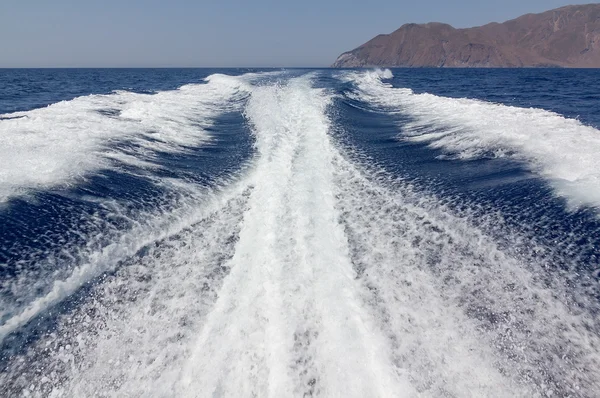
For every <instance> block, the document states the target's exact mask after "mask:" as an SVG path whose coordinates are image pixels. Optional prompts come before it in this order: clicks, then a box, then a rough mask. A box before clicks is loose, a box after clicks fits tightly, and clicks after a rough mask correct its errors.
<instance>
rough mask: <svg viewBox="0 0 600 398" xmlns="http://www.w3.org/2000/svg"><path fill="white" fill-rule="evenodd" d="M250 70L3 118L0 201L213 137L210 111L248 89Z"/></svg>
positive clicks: (141, 162) (150, 161)
mask: <svg viewBox="0 0 600 398" xmlns="http://www.w3.org/2000/svg"><path fill="white" fill-rule="evenodd" d="M244 87H245V81H244V78H243V77H233V76H225V75H212V76H209V77H207V78H206V83H205V84H189V85H186V86H183V87H181V88H180V89H178V90H173V91H163V92H159V93H157V94H153V95H150V94H137V93H132V92H127V91H118V92H115V93H113V94H108V95H89V96H84V97H78V98H75V99H73V100H70V101H62V102H59V103H55V104H52V105H49V106H48V107H46V108H41V109H35V110H32V111H27V112H17V113H12V114H9V115H4V116H10V118H5V119H0V159H2V162H1V164H0V202H3V201H6V200H7V199H8V198H10V197H11V196H15V195H20V194H22V193H24V192H26V191H28V190H30V189H44V188H48V187H53V186H56V185H62V184H67V185H69V184H72V183H74V182H76V181H77V180H78V179H79V178H81V177H83V176H87V175H89V174H90V173H92V172H94V171H95V170H98V169H104V168H113V167H119V166H120V165H128V166H134V167H142V168H143V167H150V168H152V167H157V165H156V162H155V159H156V156H157V154H158V153H160V152H163V153H164V152H167V153H173V152H181V151H185V150H186V148H189V147H191V146H197V145H199V144H201V143H202V142H203V141H206V140H208V139H210V137H209V134H208V133H207V132H206V128H207V127H209V126H210V125H211V119H213V118H214V117H216V116H217V115H219V114H220V113H223V112H226V111H227V110H228V109H230V108H231V107H232V106H238V105H239V102H237V101H235V99H236V98H239V97H243V96H245V95H247V92H246V91H245V90H244Z"/></svg>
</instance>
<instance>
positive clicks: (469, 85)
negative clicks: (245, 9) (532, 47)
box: [0, 69, 600, 398]
mask: <svg viewBox="0 0 600 398" xmlns="http://www.w3.org/2000/svg"><path fill="white" fill-rule="evenodd" d="M599 129H600V70H591V69H590V70H585V69H581V70H574V69H0V396H2V397H53V398H56V397H215V398H216V397H317V396H320V397H361V398H364V397H436V398H437V397H598V394H599V391H600V377H599V375H600V318H599V316H600V312H599V310H600V283H599V280H600V131H599Z"/></svg>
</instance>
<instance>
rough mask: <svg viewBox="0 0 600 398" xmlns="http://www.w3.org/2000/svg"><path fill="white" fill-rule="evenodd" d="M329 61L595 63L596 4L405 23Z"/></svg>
mask: <svg viewBox="0 0 600 398" xmlns="http://www.w3.org/2000/svg"><path fill="white" fill-rule="evenodd" d="M332 66H333V67H338V68H353V67H372V66H382V67H383V66H389V67H451V68H454V67H471V68H472V67H502V68H515V67H516V68H518V67H565V68H600V4H587V5H572V6H566V7H561V8H557V9H555V10H550V11H546V12H543V13H541V14H526V15H523V16H521V17H519V18H516V19H513V20H510V21H507V22H504V23H495V22H494V23H490V24H487V25H484V26H478V27H474V28H467V29H456V28H454V27H452V26H450V25H448V24H444V23H437V22H432V23H427V24H414V23H411V24H406V25H403V26H402V27H400V28H399V29H398V30H396V31H395V32H393V33H390V34H385V35H379V36H376V37H375V38H373V39H371V40H370V41H368V42H366V43H365V44H363V45H362V46H360V47H357V48H355V49H354V50H352V51H348V52H345V53H343V54H342V55H340V56H339V57H338V58H337V60H336V61H335V63H334V64H333V65H332Z"/></svg>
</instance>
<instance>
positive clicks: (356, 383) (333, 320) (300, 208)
mask: <svg viewBox="0 0 600 398" xmlns="http://www.w3.org/2000/svg"><path fill="white" fill-rule="evenodd" d="M328 103H329V97H328V96H327V95H325V93H323V92H322V91H321V90H317V89H313V88H311V87H310V80H309V79H307V78H299V79H294V80H292V81H290V82H289V83H288V84H287V85H284V86H281V87H278V86H271V87H264V88H259V89H256V90H255V91H254V92H253V93H252V96H251V98H250V103H249V105H248V108H247V111H246V113H247V115H248V118H249V120H250V121H251V123H252V125H253V127H254V130H255V134H256V140H257V149H258V156H259V157H260V158H259V160H258V162H257V166H256V170H255V172H254V173H253V175H252V176H251V177H250V178H251V180H250V181H251V184H252V185H253V186H254V189H253V191H252V193H251V196H250V199H249V203H248V206H249V208H248V211H247V212H246V213H245V214H244V224H243V227H242V230H241V231H240V237H239V242H238V244H237V245H236V252H235V254H234V256H233V258H232V259H231V262H230V265H231V268H232V271H231V274H230V275H229V277H228V278H227V279H226V281H225V284H224V285H223V288H222V290H221V292H220V297H219V301H218V302H217V303H216V306H215V308H214V309H213V311H212V312H211V314H210V316H209V318H208V320H207V323H206V325H205V326H204V328H203V332H202V334H201V335H200V338H199V340H198V341H197V343H196V344H197V348H196V349H195V350H194V351H193V354H192V356H191V358H190V360H189V361H188V363H187V365H186V367H185V369H184V372H183V379H182V381H183V383H182V385H181V386H180V390H179V391H180V392H181V393H182V394H185V393H188V394H189V393H190V392H191V391H198V393H197V396H207V397H208V396H214V394H217V395H222V396H234V395H240V394H241V395H243V396H251V395H256V396H270V397H280V396H306V395H316V394H318V395H323V396H334V395H339V396H345V397H352V396H356V397H365V396H383V395H386V394H392V395H394V396H407V395H408V396H409V395H411V391H412V389H411V387H410V385H408V383H407V381H406V380H405V378H404V376H403V375H402V374H400V373H399V372H397V371H396V370H395V369H394V368H393V366H392V364H391V362H390V358H389V356H388V355H387V352H388V349H389V346H388V343H389V342H388V341H387V340H386V339H385V338H384V337H383V336H382V335H381V334H380V332H379V331H378V330H377V329H376V328H375V326H374V323H373V319H372V318H371V316H370V314H369V313H368V312H365V310H364V308H362V306H361V303H360V297H358V296H357V285H356V281H355V280H354V277H355V273H354V271H353V269H352V264H351V262H350V257H349V249H348V246H347V242H346V240H345V237H344V231H343V229H342V228H341V225H340V224H339V223H338V221H337V219H338V213H337V210H336V209H335V197H334V192H333V191H334V187H333V185H332V184H333V174H332V170H331V168H332V156H333V154H334V152H335V150H334V148H333V147H332V146H331V143H330V142H329V137H328V128H329V126H328V120H327V118H326V117H325V114H324V113H325V109H326V107H327V105H328ZM233 358H235V360H234V359H233Z"/></svg>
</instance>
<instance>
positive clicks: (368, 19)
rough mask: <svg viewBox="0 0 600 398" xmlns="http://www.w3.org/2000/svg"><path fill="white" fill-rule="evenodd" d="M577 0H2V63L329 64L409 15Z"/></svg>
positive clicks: (462, 15)
mask: <svg viewBox="0 0 600 398" xmlns="http://www.w3.org/2000/svg"><path fill="white" fill-rule="evenodd" d="M566 1H568V0H496V1H484V0H461V1H447V0H410V1H404V0H380V1H352V0H349V1H343V0H331V1H327V0H298V1H293V2H291V1H272V0H254V1H252V0H248V1H240V0H204V1H191V0H170V1H167V0H163V1H158V0H145V1H142V0H104V1H103V0H94V1H92V0H0V67H77V66H81V67H89V66H92V67H93V66H98V67H110V66H115V67H129V66H132V67H136V66H149V67H153V66H206V67H210V66H326V65H329V64H331V63H332V62H333V61H334V59H335V58H336V57H337V55H339V54H340V53H341V52H343V51H346V50H350V49H352V48H354V47H357V46H358V45H360V44H362V43H364V42H365V41H367V40H369V39H370V38H371V37H373V36H375V35H377V34H379V33H389V32H391V31H394V30H395V29H397V28H398V27H400V25H402V24H404V23H407V22H430V21H439V22H446V23H450V24H452V25H454V26H455V27H469V26H476V25H483V24H485V23H488V22H492V21H497V22H502V21H505V20H507V19H512V18H515V17H517V16H519V15H521V14H525V13H528V12H541V11H545V10H548V9H552V8H557V7H560V6H563V5H566V4H568V3H566Z"/></svg>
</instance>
